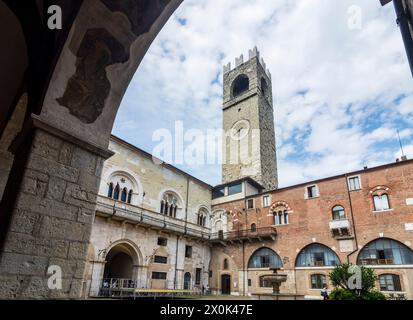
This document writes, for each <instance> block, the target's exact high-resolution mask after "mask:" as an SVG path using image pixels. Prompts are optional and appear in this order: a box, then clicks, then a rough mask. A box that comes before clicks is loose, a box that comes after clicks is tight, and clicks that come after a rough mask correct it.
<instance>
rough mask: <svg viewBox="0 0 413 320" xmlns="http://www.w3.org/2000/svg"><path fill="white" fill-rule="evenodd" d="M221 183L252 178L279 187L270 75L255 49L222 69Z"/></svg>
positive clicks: (268, 185)
mask: <svg viewBox="0 0 413 320" xmlns="http://www.w3.org/2000/svg"><path fill="white" fill-rule="evenodd" d="M223 130H224V131H223V132H224V133H223V140H222V148H223V150H222V156H223V163H222V180H223V181H222V182H223V183H228V182H231V181H234V180H237V179H240V178H244V177H251V178H253V179H254V180H256V181H257V182H259V183H260V184H262V186H263V187H264V188H265V189H266V190H269V189H274V188H277V186H278V177H277V160H276V150H275V134H274V112H273V101H272V86H271V74H270V72H269V71H268V70H267V69H266V67H265V63H264V60H263V59H260V54H259V52H258V50H257V48H256V47H255V48H254V49H253V50H250V51H249V58H248V61H245V62H244V57H243V55H241V56H240V57H239V58H236V59H235V68H233V69H231V63H228V65H226V66H224V101H223Z"/></svg>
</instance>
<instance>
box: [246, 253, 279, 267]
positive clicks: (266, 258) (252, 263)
mask: <svg viewBox="0 0 413 320" xmlns="http://www.w3.org/2000/svg"><path fill="white" fill-rule="evenodd" d="M282 266H283V264H282V261H281V258H280V256H279V255H278V254H277V253H276V252H275V251H274V250H271V249H269V248H260V249H258V250H257V251H255V252H254V254H253V255H252V256H251V258H250V260H249V261H248V268H281V267H282Z"/></svg>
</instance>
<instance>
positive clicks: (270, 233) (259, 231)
mask: <svg viewBox="0 0 413 320" xmlns="http://www.w3.org/2000/svg"><path fill="white" fill-rule="evenodd" d="M276 235H277V230H276V229H275V228H274V227H262V228H256V229H244V230H236V231H228V232H215V233H211V235H210V240H227V241H230V240H237V239H243V238H269V237H274V236H276Z"/></svg>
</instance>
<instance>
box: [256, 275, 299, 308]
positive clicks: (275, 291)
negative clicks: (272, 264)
mask: <svg viewBox="0 0 413 320" xmlns="http://www.w3.org/2000/svg"><path fill="white" fill-rule="evenodd" d="M280 269H281V268H270V270H272V272H273V273H272V274H266V275H263V276H262V277H263V279H264V281H266V282H268V283H270V284H271V286H272V293H253V294H252V296H253V297H255V298H256V299H258V300H302V299H304V295H297V294H294V293H280V286H281V284H282V283H284V282H286V281H287V275H286V274H280V273H278V270H280Z"/></svg>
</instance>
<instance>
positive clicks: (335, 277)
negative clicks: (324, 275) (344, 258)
mask: <svg viewBox="0 0 413 320" xmlns="http://www.w3.org/2000/svg"><path fill="white" fill-rule="evenodd" d="M329 277H330V280H331V282H332V284H333V286H334V288H335V289H334V290H333V291H332V292H331V294H330V299H332V300H385V296H384V295H383V294H382V293H381V292H379V291H377V290H374V287H375V283H376V281H377V276H376V275H375V273H374V270H373V269H370V268H366V267H364V266H357V265H352V264H343V265H341V266H337V267H336V268H335V269H334V270H333V271H331V273H330V275H329Z"/></svg>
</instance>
